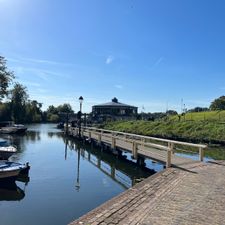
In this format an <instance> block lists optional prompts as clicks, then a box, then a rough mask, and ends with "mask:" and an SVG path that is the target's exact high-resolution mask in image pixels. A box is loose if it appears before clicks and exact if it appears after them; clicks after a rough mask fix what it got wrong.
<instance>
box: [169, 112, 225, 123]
mask: <svg viewBox="0 0 225 225" xmlns="http://www.w3.org/2000/svg"><path fill="white" fill-rule="evenodd" d="M170 120H174V121H178V120H179V117H178V116H171V117H170ZM184 120H194V121H200V120H201V121H202V120H203V121H217V122H225V110H222V111H208V112H194V113H186V115H185V116H182V117H181V121H184Z"/></svg>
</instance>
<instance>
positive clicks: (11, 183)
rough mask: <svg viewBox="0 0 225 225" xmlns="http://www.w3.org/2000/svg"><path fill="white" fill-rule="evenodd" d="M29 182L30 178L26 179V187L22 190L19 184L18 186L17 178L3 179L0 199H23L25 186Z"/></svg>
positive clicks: (0, 183) (0, 184)
mask: <svg viewBox="0 0 225 225" xmlns="http://www.w3.org/2000/svg"><path fill="white" fill-rule="evenodd" d="M21 179H22V178H21ZM26 179H27V178H26ZM21 181H22V180H21ZM28 182H29V180H26V181H25V184H24V189H23V190H22V189H21V188H20V187H19V186H17V184H16V181H15V179H8V180H7V179H5V180H4V181H3V180H1V181H0V201H21V200H22V199H23V198H24V197H25V187H26V185H27V183H28Z"/></svg>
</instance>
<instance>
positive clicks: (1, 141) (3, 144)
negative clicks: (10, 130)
mask: <svg viewBox="0 0 225 225" xmlns="http://www.w3.org/2000/svg"><path fill="white" fill-rule="evenodd" d="M6 144H7V140H4V139H2V138H0V147H2V146H6Z"/></svg>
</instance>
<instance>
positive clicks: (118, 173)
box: [65, 139, 156, 191]
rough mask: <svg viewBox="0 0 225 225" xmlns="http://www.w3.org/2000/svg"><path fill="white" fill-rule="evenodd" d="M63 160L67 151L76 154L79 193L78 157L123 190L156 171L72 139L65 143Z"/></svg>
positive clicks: (123, 156)
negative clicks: (108, 177)
mask: <svg viewBox="0 0 225 225" xmlns="http://www.w3.org/2000/svg"><path fill="white" fill-rule="evenodd" d="M65 143H66V145H65V146H66V147H65V159H66V155H67V151H68V147H69V149H70V150H74V151H76V152H77V174H76V185H75V187H76V189H77V190H78V191H79V189H80V188H81V184H80V157H81V156H82V158H83V159H86V160H87V161H88V162H90V163H91V164H92V165H94V166H95V167H97V168H98V169H99V170H100V171H101V172H103V173H104V174H106V175H107V176H110V177H111V178H112V179H113V180H114V181H116V182H117V183H118V184H120V185H121V186H122V187H124V188H126V189H127V188H130V187H132V186H133V185H135V184H136V183H138V182H139V181H140V180H142V179H143V178H146V177H149V176H151V175H153V174H154V173H156V171H154V170H152V169H149V168H146V167H144V168H140V167H139V166H138V165H137V164H136V163H135V162H132V161H130V160H127V156H126V155H122V156H114V155H112V153H111V152H109V151H106V150H103V148H102V149H100V148H96V147H94V146H93V145H91V144H90V145H89V144H84V143H81V142H76V141H74V140H72V139H67V140H66V141H65Z"/></svg>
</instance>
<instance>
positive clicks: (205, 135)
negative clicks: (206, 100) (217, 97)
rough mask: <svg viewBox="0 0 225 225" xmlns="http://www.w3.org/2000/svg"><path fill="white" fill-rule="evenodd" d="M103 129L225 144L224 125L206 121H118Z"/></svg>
mask: <svg viewBox="0 0 225 225" xmlns="http://www.w3.org/2000/svg"><path fill="white" fill-rule="evenodd" d="M195 118H198V117H195ZM199 118H200V117H199ZM104 129H110V130H117V131H122V132H129V133H135V134H141V135H146V136H155V137H162V138H170V139H176V140H185V141H194V142H212V143H225V124H224V123H221V122H218V123H217V122H215V121H208V120H205V121H204V120H202V121H201V120H197V119H196V120H192V121H180V122H179V121H176V120H171V119H170V120H168V121H154V122H150V121H126V122H123V121H120V122H119V121H118V122H111V123H108V124H106V125H104Z"/></svg>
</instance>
